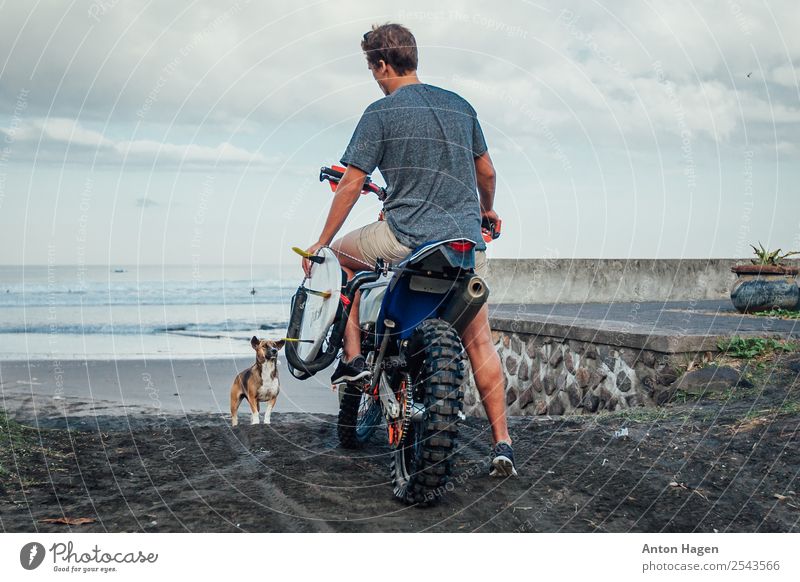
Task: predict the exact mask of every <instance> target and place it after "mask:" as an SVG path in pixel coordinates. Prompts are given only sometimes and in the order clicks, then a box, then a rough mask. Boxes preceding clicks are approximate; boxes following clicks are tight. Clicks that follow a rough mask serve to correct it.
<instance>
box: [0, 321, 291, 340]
mask: <svg viewBox="0 0 800 582" xmlns="http://www.w3.org/2000/svg"><path fill="white" fill-rule="evenodd" d="M287 326H288V322H287V321H273V322H268V323H254V322H250V321H232V320H228V321H223V322H217V323H188V322H187V323H171V324H167V325H163V324H162V325H154V324H108V323H100V324H69V325H58V324H52V325H49V324H48V325H31V326H19V325H12V326H7V327H0V334H18V333H27V334H58V335H96V334H102V335H153V334H164V333H173V334H180V335H192V336H201V337H222V335H224V334H220V333H216V334H214V332H224V333H235V332H243V331H246V332H256V331H268V330H276V329H284V330H285V329H286V327H287Z"/></svg>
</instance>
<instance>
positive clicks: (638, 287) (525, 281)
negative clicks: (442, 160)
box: [487, 258, 800, 304]
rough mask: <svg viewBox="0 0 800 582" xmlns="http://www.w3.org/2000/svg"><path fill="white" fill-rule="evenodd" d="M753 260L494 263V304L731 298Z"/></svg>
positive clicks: (491, 280) (491, 282) (490, 279)
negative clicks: (736, 269) (738, 271)
mask: <svg viewBox="0 0 800 582" xmlns="http://www.w3.org/2000/svg"><path fill="white" fill-rule="evenodd" d="M749 260H750V259H749V258H745V259H491V260H490V261H489V275H488V277H487V279H488V283H489V286H490V289H491V299H490V301H491V302H492V303H493V304H503V303H586V302H609V301H616V302H621V301H681V300H684V301H689V300H696V301H699V300H705V299H723V298H727V297H728V296H729V293H730V288H731V285H732V284H733V281H734V280H735V277H736V276H735V275H734V274H733V273H731V267H733V266H734V265H738V264H743V263H747V262H749ZM787 264H789V265H794V266H800V261H797V260H791V261H787Z"/></svg>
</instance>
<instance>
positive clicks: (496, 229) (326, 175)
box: [319, 166, 502, 242]
mask: <svg viewBox="0 0 800 582" xmlns="http://www.w3.org/2000/svg"><path fill="white" fill-rule="evenodd" d="M344 172H345V168H342V167H340V166H333V167H331V168H329V167H327V166H323V167H322V168H320V169H319V181H320V182H325V181H326V180H327V181H328V183H330V186H331V190H333V191H334V192H336V186H338V184H339V182H340V181H341V179H342V177H343V176H344ZM370 192H371V193H373V194H375V195H376V196H377V197H378V199H379V200H380V201H381V202H383V201H384V200H385V199H386V189H385V188H381V187H380V186H378V185H377V184H375V183H374V182H373V181H372V179H371V178H370V177H369V176H367V177H366V178H364V185H363V186H362V188H361V193H362V194H369V193H370ZM501 225H502V222H501V221H500V220H498V221H497V222H490V221H489V219H487V218H483V219H482V220H481V233H482V234H483V240H484V241H486V242H491V241H493V240H496V239H498V238H500V229H501Z"/></svg>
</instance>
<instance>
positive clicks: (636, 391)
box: [464, 331, 712, 416]
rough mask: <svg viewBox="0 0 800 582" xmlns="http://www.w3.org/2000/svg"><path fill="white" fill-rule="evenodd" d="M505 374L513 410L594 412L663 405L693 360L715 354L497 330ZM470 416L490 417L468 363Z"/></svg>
mask: <svg viewBox="0 0 800 582" xmlns="http://www.w3.org/2000/svg"><path fill="white" fill-rule="evenodd" d="M492 338H493V341H494V343H495V347H496V349H497V353H498V354H499V356H500V360H501V363H502V367H503V372H504V374H505V378H506V404H507V406H508V414H509V415H512V416H515V415H536V414H538V415H543V414H550V415H559V414H591V413H596V412H598V411H601V410H608V411H613V410H619V409H622V408H630V407H634V406H656V405H658V404H663V403H664V402H666V401H667V400H668V399H669V398H670V396H671V395H672V392H673V389H672V388H671V385H672V384H674V382H675V381H676V380H677V379H678V377H679V376H680V374H681V373H682V372H683V371H684V370H685V369H686V368H687V367H688V365H689V364H690V362H692V361H695V362H701V361H708V360H710V359H711V357H712V354H711V353H707V352H700V353H696V354H688V353H684V354H666V353H661V352H656V351H652V350H646V349H636V348H625V347H618V346H610V345H604V344H596V343H590V342H585V341H577V340H571V339H563V338H555V337H548V336H542V335H533V334H526V333H515V332H504V331H493V332H492ZM467 374H468V376H467V377H468V378H469V381H468V387H467V389H466V392H465V395H464V404H465V406H464V412H465V414H467V415H473V416H485V413H484V411H483V407H482V405H481V403H480V398H479V397H478V392H477V389H476V388H475V384H474V381H473V380H472V373H471V370H470V369H469V364H467Z"/></svg>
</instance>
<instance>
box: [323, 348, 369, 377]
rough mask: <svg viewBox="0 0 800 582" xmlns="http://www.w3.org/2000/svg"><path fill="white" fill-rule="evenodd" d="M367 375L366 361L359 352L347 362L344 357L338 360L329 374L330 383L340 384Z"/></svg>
mask: <svg viewBox="0 0 800 582" xmlns="http://www.w3.org/2000/svg"><path fill="white" fill-rule="evenodd" d="M367 376H369V370H367V362H366V360H365V359H364V356H362V355H361V354H359V355H357V356H356V357H355V358H353V359H352V360H350V361H349V362H345V361H344V358H342V359H341V360H339V365H338V366H336V370H335V371H334V372H333V376H331V384H342V383H344V382H355V381H356V380H361V378H366V377H367Z"/></svg>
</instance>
